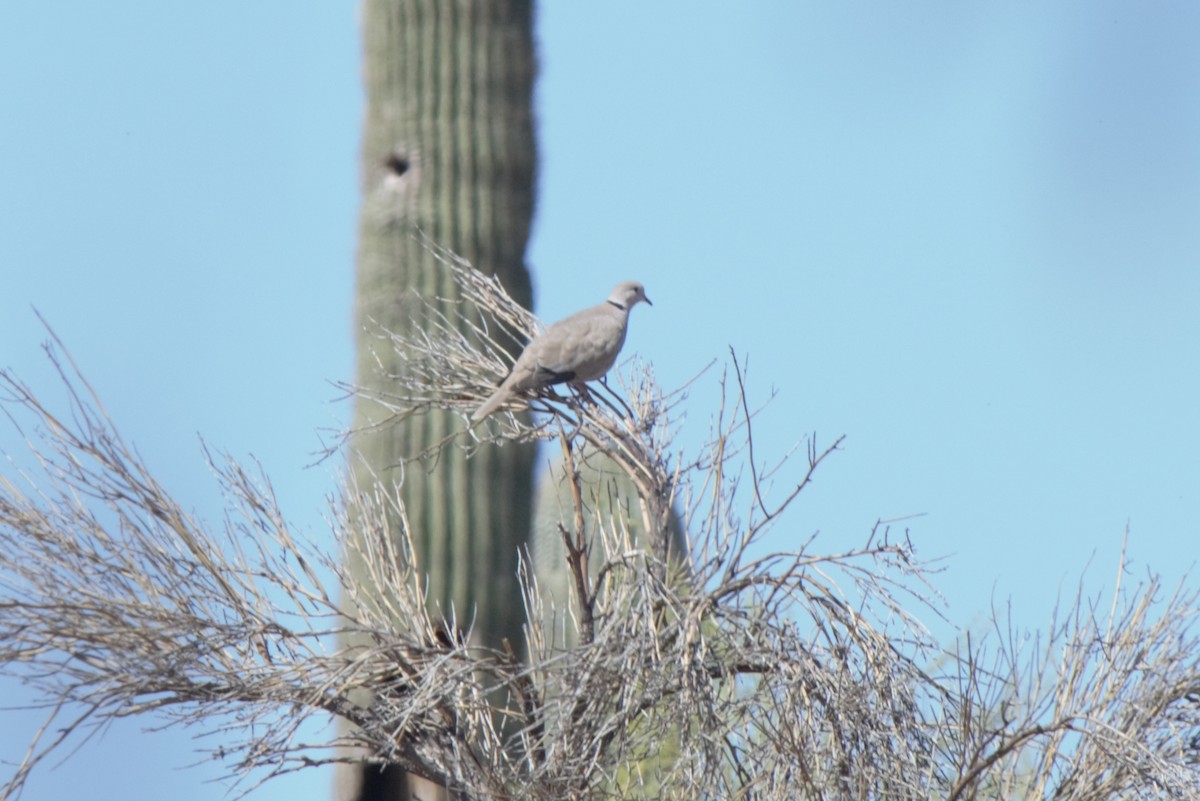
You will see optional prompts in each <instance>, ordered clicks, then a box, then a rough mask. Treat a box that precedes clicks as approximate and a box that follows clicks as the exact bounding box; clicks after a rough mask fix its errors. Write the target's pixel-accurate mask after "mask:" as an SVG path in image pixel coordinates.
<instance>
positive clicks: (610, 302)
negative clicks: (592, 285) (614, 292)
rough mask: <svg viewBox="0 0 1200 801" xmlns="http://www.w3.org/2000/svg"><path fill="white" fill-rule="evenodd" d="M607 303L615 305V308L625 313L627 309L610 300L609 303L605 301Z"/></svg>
mask: <svg viewBox="0 0 1200 801" xmlns="http://www.w3.org/2000/svg"><path fill="white" fill-rule="evenodd" d="M605 302H606V303H609V304H611V305H613V306H616V307H617V308H618V309H620V310H621V311H625V307H624V306H622V305H621V304H620V303H617V302H616V301H615V300H608V301H605Z"/></svg>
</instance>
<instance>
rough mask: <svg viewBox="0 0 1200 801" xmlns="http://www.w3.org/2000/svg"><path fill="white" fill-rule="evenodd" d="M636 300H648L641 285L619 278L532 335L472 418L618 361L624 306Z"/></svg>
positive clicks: (589, 377)
mask: <svg viewBox="0 0 1200 801" xmlns="http://www.w3.org/2000/svg"><path fill="white" fill-rule="evenodd" d="M638 301H645V302H646V303H650V298H648V297H646V290H645V288H644V287H643V286H642V285H641V284H639V283H638V282H637V281H622V282H621V283H619V284H617V285H616V286H615V287H613V291H612V294H610V295H609V296H608V300H606V301H604V302H603V303H601V304H599V305H596V306H592V307H591V308H590V309H584V310H583V311H580V312H575V313H574V314H572V315H571V316H570V317H567V318H566V319H564V320H559V321H558V322H557V323H555V324H554V325H552V326H550V327H549V328H547V329H546V330H545V331H543V332H542V333H541V334H539V335H538V336H536V337H534V338H533V341H532V342H530V343H529V344H528V345H526V346H525V350H523V351H522V352H521V355H520V357H518V358H517V361H516V364H514V365H513V368H512V372H510V373H509V374H508V377H507V378H505V379H504V381H503V382H501V384H500V386H499V387H498V388H497V389H496V391H495V392H493V393H492V395H491V397H489V398H488V399H487V400H486V401H484V402H483V404H482V405H481V406H480V407H479V408H478V409H476V410H475V414H473V415H471V419H472V420H482V419H483V418H485V417H487V416H488V415H489V414H491V413H492V412H494V411H496V409H498V408H500V406H501V405H503V404H504V403H506V402H507V401H509V400H511V399H512V398H515V397H517V396H519V395H522V394H527V393H530V392H534V391H537V390H540V389H543V388H545V387H548V386H551V385H552V384H562V383H570V384H573V385H576V386H580V385H582V384H583V383H584V382H586V381H593V380H595V379H597V378H600V377H601V376H602V375H604V374H605V373H607V372H608V370H609V368H611V367H612V366H613V364H614V363H615V362H616V361H617V355H618V354H620V352H621V347H622V346H623V345H624V344H625V331H626V328H627V326H628V324H629V310H630V309H632V308H633V307H634V306H635V305H636V304H637V303H638ZM650 305H651V306H653V305H654V304H653V303H650Z"/></svg>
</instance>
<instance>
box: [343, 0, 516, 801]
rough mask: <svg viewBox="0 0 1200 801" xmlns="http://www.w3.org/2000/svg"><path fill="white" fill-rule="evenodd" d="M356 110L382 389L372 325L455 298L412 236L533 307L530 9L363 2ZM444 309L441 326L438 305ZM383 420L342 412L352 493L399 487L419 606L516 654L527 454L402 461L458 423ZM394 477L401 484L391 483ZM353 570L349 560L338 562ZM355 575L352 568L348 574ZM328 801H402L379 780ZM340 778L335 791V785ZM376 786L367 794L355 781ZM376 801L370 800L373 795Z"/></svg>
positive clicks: (363, 245)
mask: <svg viewBox="0 0 1200 801" xmlns="http://www.w3.org/2000/svg"><path fill="white" fill-rule="evenodd" d="M362 29H363V39H364V49H365V67H364V82H365V85H366V95H367V106H366V119H365V125H364V134H363V149H362V159H363V161H362V197H363V205H362V211H361V221H360V230H359V253H358V273H357V307H356V310H355V326H356V335H357V337H358V365H357V372H358V378H357V380H358V383H359V384H360V385H361V386H363V387H365V388H367V389H368V390H369V391H370V390H381V391H384V392H386V391H387V388H388V384H389V383H390V381H391V380H392V379H389V378H388V376H390V375H396V374H399V373H400V371H402V370H404V369H405V368H404V366H403V360H402V359H400V358H398V357H397V354H395V353H394V352H393V351H392V350H391V348H390V344H389V343H387V342H385V341H383V340H380V339H379V338H378V337H377V336H376V334H377V333H378V329H379V327H380V326H382V327H384V328H386V329H389V330H391V331H397V332H398V331H403V330H405V328H406V327H411V326H413V325H416V324H419V319H420V316H419V315H414V314H413V313H412V312H413V311H414V309H415V308H416V303H415V299H414V293H416V294H419V295H420V296H422V297H424V298H426V299H434V298H443V299H446V300H448V301H452V300H453V299H454V298H455V297H456V296H457V294H458V293H457V291H456V287H455V285H454V283H453V281H452V280H451V279H450V277H449V275H448V274H447V272H446V271H445V269H443V268H440V267H439V265H438V263H437V262H436V260H435V259H434V258H433V256H432V254H431V253H430V252H429V251H428V250H427V249H426V248H425V246H424V245H423V244H422V243H421V242H420V241H418V239H416V238H415V236H414V234H415V233H416V232H417V231H420V232H421V233H423V234H424V235H425V236H426V237H428V238H429V239H430V240H432V241H433V242H435V243H437V244H438V245H442V246H445V247H448V248H450V249H451V250H453V251H454V252H456V253H457V254H459V255H460V256H463V257H464V258H466V259H468V260H470V262H471V263H472V264H473V265H474V266H475V267H476V268H478V269H480V270H482V271H484V272H487V273H489V274H491V273H494V274H496V275H498V276H499V278H500V280H501V281H502V283H503V284H504V286H505V288H506V289H507V290H508V292H509V293H510V294H511V295H512V296H513V297H514V298H516V299H517V300H518V301H519V302H521V303H522V304H525V305H527V306H528V305H530V304H531V300H532V298H531V294H532V291H531V285H530V278H529V273H528V271H527V269H526V267H525V264H524V253H525V247H526V241H527V239H528V235H529V228H530V222H531V219H532V214H533V204H534V188H535V174H534V170H535V159H536V152H535V145H534V133H533V116H532V102H531V99H532V92H533V79H534V74H535V58H534V47H533V40H532V37H533V33H532V4H531V2H528V1H527V0H364V4H363V9H362ZM442 311H444V312H446V313H447V315H448V316H450V317H451V319H453V316H452V315H453V309H452V306H451V304H450V303H444V304H443V306H442ZM386 417H387V412H386V411H385V410H384V409H382V408H381V407H380V406H379V405H378V404H376V403H373V402H372V401H369V400H365V399H363V400H360V401H359V402H358V405H357V407H356V409H355V419H354V428H355V431H356V432H359V433H357V434H356V435H355V436H354V437H353V440H352V443H351V444H352V449H351V454H350V467H351V471H352V476H353V480H354V484H355V486H356V487H358V488H359V489H360V490H369V489H370V488H371V487H374V486H375V485H376V483H377V482H380V481H382V482H383V483H384V484H385V485H386V486H391V485H392V483H393V482H397V481H400V479H401V477H402V478H403V482H402V484H401V490H400V493H401V496H402V497H403V500H404V503H405V506H406V509H407V513H408V518H409V523H410V525H411V531H412V535H413V539H414V543H415V552H416V559H417V560H418V564H419V568H420V570H421V571H422V572H423V573H425V574H427V576H428V590H429V600H430V603H431V605H436V606H438V607H440V608H441V610H442V612H443V614H444V615H445V616H446V617H447V618H448V617H449V615H450V610H451V609H453V610H454V614H455V616H456V618H457V621H458V624H459V627H460V628H466V626H468V625H473V626H474V638H475V641H476V642H480V643H482V644H488V645H497V644H499V643H500V642H501V641H502V640H504V639H508V640H509V641H510V642H511V643H512V645H513V647H514V648H515V649H517V650H518V651H519V650H520V648H521V642H522V625H523V623H524V611H523V607H522V603H521V597H520V593H519V589H518V584H517V579H516V569H517V553H518V549H519V547H520V546H522V545H523V544H524V543H525V542H526V541H527V539H528V536H529V531H530V514H531V495H532V489H531V484H532V470H533V459H534V454H535V451H534V447H533V446H531V445H526V446H517V445H508V446H506V447H502V448H485V449H483V450H482V451H480V452H479V453H477V454H476V455H475V456H473V457H472V458H470V459H467V458H466V456H465V454H464V453H463V452H462V451H461V450H458V449H456V448H446V449H444V450H443V451H442V453H441V455H440V457H439V458H438V459H437V460H436V461H430V462H429V463H428V464H425V465H419V464H411V465H408V466H407V467H405V468H404V469H403V470H401V469H400V465H401V464H402V463H403V462H404V461H405V460H406V459H409V458H411V457H413V456H414V455H416V454H418V453H420V452H422V451H424V450H426V449H427V448H430V447H431V446H434V445H436V444H437V443H439V442H441V441H443V440H444V439H445V438H446V437H447V436H449V435H451V434H452V433H454V432H455V431H459V430H461V429H462V428H463V427H464V423H463V421H462V420H461V419H459V418H457V417H455V416H453V415H450V414H446V413H439V412H435V413H430V414H428V415H426V416H423V417H416V418H413V419H411V420H409V421H407V422H404V423H401V424H398V425H394V426H390V427H389V426H383V427H379V428H373V426H374V425H375V424H377V423H379V422H380V421H382V420H385V419H386ZM401 474H403V475H401ZM351 569H352V571H353V570H354V566H353V565H351ZM355 575H356V577H358V578H360V579H361V578H362V573H361V571H355ZM366 773H374V774H376V775H374V776H372V777H366V776H364V777H362V779H361V785H362V786H361V789H360V790H359V791H358V792H357V793H347V792H346V791H345V789H344V786H343V787H340V788H339V793H338V794H339V796H340V797H344V798H357V799H362V800H363V801H367V799H370V800H371V801H375V799H383V798H387V799H393V798H401V797H405V796H404V794H403V792H404V791H397V790H396V788H397V787H399V786H400V785H398V784H395V783H394V782H390V781H388V780H386V779H385V777H382V776H380V775H378V771H374V769H368V770H367V771H366ZM339 784H342V785H344V782H339ZM375 784H377V785H379V788H378V789H379V792H377V793H374V791H372V790H370V788H369V787H368V786H367V785H375ZM373 793H374V794H373Z"/></svg>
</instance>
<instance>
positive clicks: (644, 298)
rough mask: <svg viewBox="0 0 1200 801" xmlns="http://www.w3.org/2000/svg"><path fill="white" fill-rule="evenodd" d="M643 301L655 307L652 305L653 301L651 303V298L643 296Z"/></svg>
mask: <svg viewBox="0 0 1200 801" xmlns="http://www.w3.org/2000/svg"><path fill="white" fill-rule="evenodd" d="M642 300H644V301H646V302H647V303H649V304H650V305H651V306H653V305H654V304H653V303H651V301H650V298H648V297H646V296H645V295H642Z"/></svg>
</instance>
